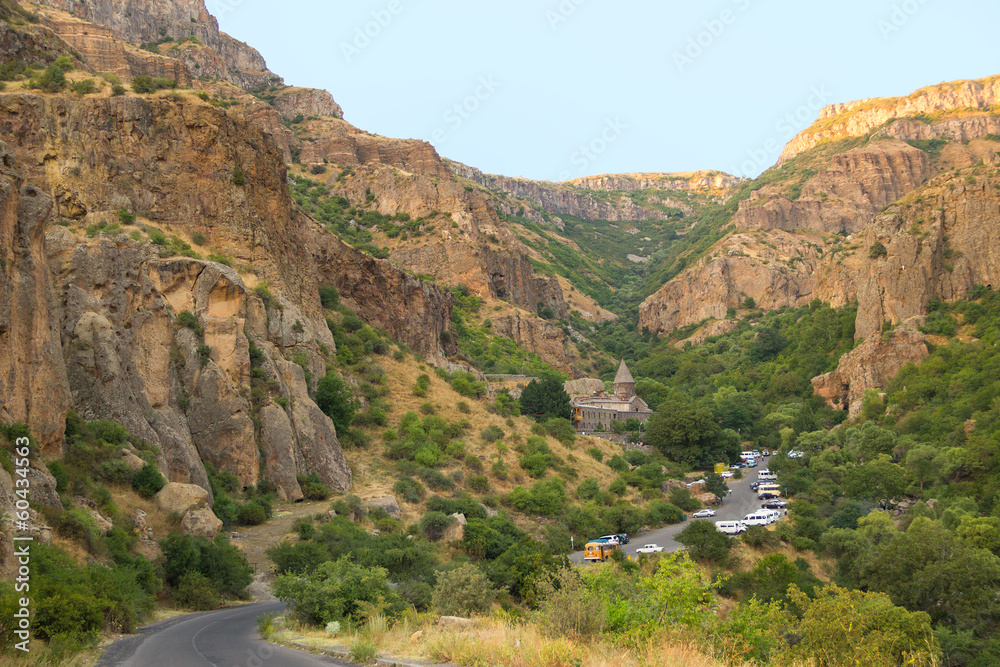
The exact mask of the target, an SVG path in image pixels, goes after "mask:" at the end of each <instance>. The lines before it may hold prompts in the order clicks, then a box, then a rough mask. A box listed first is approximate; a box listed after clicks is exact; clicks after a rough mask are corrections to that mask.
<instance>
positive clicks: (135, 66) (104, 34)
mask: <svg viewBox="0 0 1000 667" xmlns="http://www.w3.org/2000/svg"><path fill="white" fill-rule="evenodd" d="M43 20H44V21H45V25H46V27H48V28H50V29H51V30H52V31H53V32H54V33H55V34H56V35H58V36H59V38H60V39H62V40H64V41H65V42H66V43H67V44H69V45H70V46H71V47H72V48H73V49H75V50H76V51H77V52H79V53H80V55H81V56H83V59H84V60H85V61H86V62H87V63H88V64H89V65H90V66H91V67H93V68H94V70H95V71H97V72H102V73H105V72H107V73H111V74H114V75H115V76H117V77H119V78H120V79H122V80H123V81H131V80H132V79H134V78H135V77H136V76H140V75H145V76H152V77H160V78H164V79H173V80H175V81H177V83H178V85H181V86H190V85H191V70H190V69H189V68H188V67H187V66H185V65H184V63H182V62H180V61H178V60H175V59H173V58H166V57H164V56H159V55H156V54H154V53H150V52H148V51H143V50H142V49H139V48H136V47H135V46H132V45H130V44H127V43H125V42H122V41H121V40H119V39H116V38H115V35H114V32H113V31H112V30H111V28H108V27H106V26H102V25H96V24H94V23H88V22H86V21H80V20H78V19H76V18H74V17H70V16H67V15H62V16H56V17H53V16H46V17H44V19H43Z"/></svg>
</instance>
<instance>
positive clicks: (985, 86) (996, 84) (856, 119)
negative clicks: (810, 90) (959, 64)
mask: <svg viewBox="0 0 1000 667" xmlns="http://www.w3.org/2000/svg"><path fill="white" fill-rule="evenodd" d="M997 104H1000V76H991V77H988V78H985V79H980V80H966V81H953V82H951V83H942V84H939V85H936V86H929V87H927V88H921V89H920V90H918V91H916V92H914V93H912V94H910V95H908V96H906V97H882V98H876V99H866V100H858V101H856V102H848V103H845V104H832V105H829V106H827V107H824V108H823V110H822V111H821V112H820V115H819V119H818V120H817V121H816V122H815V123H813V125H811V126H810V127H809V128H807V129H806V130H804V131H803V132H801V133H800V134H799V135H798V136H796V137H795V138H794V139H792V140H791V141H790V142H789V143H788V145H787V146H785V149H784V151H783V152H782V153H781V158H780V160H779V164H780V163H781V162H784V161H785V160H788V159H790V158H792V157H794V156H796V155H798V154H799V153H802V152H803V151H806V150H808V149H810V148H812V147H813V146H815V145H817V144H819V143H820V142H822V141H828V140H831V139H841V138H844V137H860V136H864V135H865V134H868V133H869V132H871V131H872V130H874V129H876V128H878V127H880V126H882V125H884V124H885V123H887V122H888V121H891V120H893V119H895V118H908V117H913V116H921V115H932V114H933V115H937V114H942V113H945V114H947V113H955V112H960V113H963V114H965V113H968V111H969V110H970V109H971V110H977V109H982V110H989V109H990V107H993V106H995V105H997ZM978 136H983V135H978ZM968 138H971V137H968Z"/></svg>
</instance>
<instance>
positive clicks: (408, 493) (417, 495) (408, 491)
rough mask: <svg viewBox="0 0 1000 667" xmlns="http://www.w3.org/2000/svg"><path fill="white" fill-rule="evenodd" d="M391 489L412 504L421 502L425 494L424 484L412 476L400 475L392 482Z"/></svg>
mask: <svg viewBox="0 0 1000 667" xmlns="http://www.w3.org/2000/svg"><path fill="white" fill-rule="evenodd" d="M392 491H393V493H395V494H396V495H397V496H400V497H401V498H402V499H403V500H405V501H406V502H408V503H413V504H416V503H419V502H422V501H423V499H424V496H426V495H427V491H426V490H425V489H424V485H423V484H421V483H420V482H418V481H417V480H415V479H413V478H412V477H401V478H400V479H399V480H397V481H396V483H395V484H393V486H392Z"/></svg>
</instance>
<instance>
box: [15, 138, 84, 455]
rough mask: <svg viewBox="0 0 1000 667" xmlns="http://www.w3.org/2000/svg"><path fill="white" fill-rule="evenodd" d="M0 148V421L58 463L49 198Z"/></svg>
mask: <svg viewBox="0 0 1000 667" xmlns="http://www.w3.org/2000/svg"><path fill="white" fill-rule="evenodd" d="M15 163H16V158H15V155H14V152H13V151H12V150H11V149H10V147H9V146H8V145H7V144H5V143H3V142H2V141H0V422H3V423H6V424H10V423H14V422H20V423H24V424H27V425H28V427H29V428H30V429H31V432H32V434H33V435H34V436H35V437H36V438H38V440H39V442H40V444H41V446H42V451H43V452H44V453H45V455H47V456H61V455H62V442H63V433H64V431H65V424H66V414H67V413H68V411H69V405H70V402H69V388H68V386H69V385H68V380H67V375H66V367H65V365H64V364H63V360H62V344H61V340H60V336H59V323H58V320H57V319H56V318H55V317H53V316H52V308H51V304H50V300H51V298H52V281H51V278H50V276H49V270H48V263H47V261H46V260H47V258H46V252H45V223H46V221H47V220H48V216H49V212H50V211H51V209H52V199H51V198H50V197H49V196H48V195H47V194H45V192H43V191H42V190H40V189H39V188H37V187H35V186H34V185H31V184H29V183H26V182H25V180H24V179H23V178H22V176H21V174H20V172H19V171H17V170H16V169H15V167H16V164H15Z"/></svg>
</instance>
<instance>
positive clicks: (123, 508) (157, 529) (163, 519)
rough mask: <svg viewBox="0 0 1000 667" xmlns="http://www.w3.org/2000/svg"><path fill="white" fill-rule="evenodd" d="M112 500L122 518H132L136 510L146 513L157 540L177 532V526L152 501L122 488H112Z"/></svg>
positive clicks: (147, 520) (148, 523) (147, 521)
mask: <svg viewBox="0 0 1000 667" xmlns="http://www.w3.org/2000/svg"><path fill="white" fill-rule="evenodd" d="M111 498H112V500H114V503H115V505H116V506H117V507H118V510H119V512H121V514H122V516H125V517H128V518H130V519H131V518H132V517H133V516H134V515H135V511H136V510H142V511H143V512H145V513H146V525H148V526H149V527H150V528H151V529H152V530H153V535H154V536H156V539H160V538H161V537H164V536H166V535H167V534H168V533H170V531H171V530H176V529H177V526H176V524H174V523H172V522H171V521H170V518H169V517H168V516H167V514H166V513H164V512H163V511H162V510H161V509H160V508H159V507H157V506H156V503H155V502H153V501H152V500H146V499H145V498H142V497H141V496H139V495H138V494H136V493H134V492H132V491H130V490H126V489H125V488H122V487H112V488H111Z"/></svg>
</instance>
